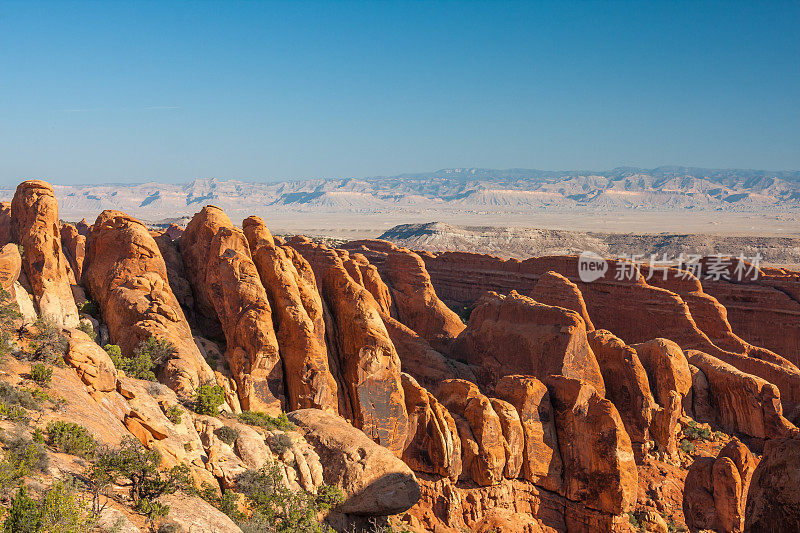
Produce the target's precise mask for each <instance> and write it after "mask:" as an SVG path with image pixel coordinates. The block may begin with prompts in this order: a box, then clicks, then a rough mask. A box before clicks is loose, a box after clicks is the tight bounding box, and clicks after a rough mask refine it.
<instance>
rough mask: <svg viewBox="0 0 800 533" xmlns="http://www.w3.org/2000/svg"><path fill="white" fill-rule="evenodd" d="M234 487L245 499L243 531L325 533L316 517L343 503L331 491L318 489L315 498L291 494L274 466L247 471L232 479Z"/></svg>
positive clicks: (340, 496) (338, 493) (336, 493)
mask: <svg viewBox="0 0 800 533" xmlns="http://www.w3.org/2000/svg"><path fill="white" fill-rule="evenodd" d="M236 486H237V487H238V488H239V490H240V491H241V492H242V493H243V494H244V495H245V497H246V498H247V500H248V502H249V504H250V508H251V509H252V510H253V514H252V516H251V517H250V518H249V519H248V520H247V521H245V522H243V523H242V524H241V526H242V530H243V531H253V532H262V531H263V532H268V531H269V532H276V533H289V532H294V531H304V532H314V533H317V532H328V531H331V529H330V527H329V526H328V525H327V524H324V523H320V522H319V521H318V520H317V515H318V514H319V513H320V512H324V511H327V510H329V509H331V508H332V507H334V506H335V505H337V504H339V503H341V502H342V501H343V497H342V493H341V491H339V489H337V488H335V487H330V486H327V485H322V486H321V487H320V488H319V489H318V491H317V494H311V493H309V492H306V491H304V490H300V491H297V492H295V491H292V490H291V489H289V488H287V487H286V486H284V484H283V480H282V477H281V474H280V471H279V469H278V467H277V465H272V466H271V467H264V468H262V469H261V470H248V471H246V472H244V473H242V474H241V475H239V476H238V477H237V478H236Z"/></svg>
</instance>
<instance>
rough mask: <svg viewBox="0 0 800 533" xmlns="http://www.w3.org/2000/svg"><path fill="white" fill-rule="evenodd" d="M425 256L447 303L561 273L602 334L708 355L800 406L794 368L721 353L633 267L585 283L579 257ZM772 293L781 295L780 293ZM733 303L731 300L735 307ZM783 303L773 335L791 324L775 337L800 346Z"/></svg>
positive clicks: (773, 358) (766, 355) (786, 287)
mask: <svg viewBox="0 0 800 533" xmlns="http://www.w3.org/2000/svg"><path fill="white" fill-rule="evenodd" d="M420 256H421V257H423V259H424V260H425V266H426V268H427V270H428V272H429V273H430V275H431V279H432V281H433V284H434V286H435V287H436V290H437V292H438V293H439V294H440V295H441V296H442V297H443V298H444V299H445V300H450V301H455V302H459V303H462V304H468V303H471V302H475V301H476V300H477V299H478V298H480V296H481V295H482V294H483V293H484V292H485V291H487V290H490V291H498V292H503V293H505V292H509V291H511V290H516V291H521V292H525V293H530V292H531V291H532V290H534V288H535V285H536V283H537V281H538V280H539V278H540V277H541V276H542V275H544V274H545V273H546V272H548V271H555V272H558V273H560V274H562V275H563V276H565V277H567V278H568V279H569V280H570V281H572V282H573V283H575V284H576V285H577V286H578V288H579V289H580V291H581V293H582V295H583V298H584V301H585V304H586V307H587V309H588V312H589V315H590V316H591V319H592V322H593V323H594V325H595V327H597V328H602V329H607V330H609V331H612V332H613V333H614V334H615V335H617V336H618V337H620V338H621V339H623V340H624V341H625V342H627V343H641V342H646V341H648V340H650V339H653V338H657V337H663V338H669V339H671V340H673V341H675V342H676V343H677V344H678V345H679V346H681V348H683V349H684V350H685V349H690V348H691V349H699V350H702V351H704V352H706V353H709V354H710V355H713V356H714V357H716V358H718V359H720V360H722V361H724V362H726V363H728V364H731V365H733V366H735V367H737V368H738V369H739V370H741V371H743V372H746V373H749V374H753V375H755V376H758V377H760V378H762V379H765V380H767V381H769V382H770V383H773V384H775V385H776V386H777V387H778V388H779V389H780V391H781V397H782V398H783V401H784V402H785V403H786V404H787V406H789V407H792V408H793V407H795V406H797V405H799V404H800V372H798V371H797V368H796V367H794V365H792V364H791V363H788V361H787V360H786V359H784V358H783V357H781V355H778V354H773V353H771V352H769V351H768V350H756V349H753V350H751V351H750V352H748V353H744V352H742V353H735V352H731V351H727V350H723V349H721V348H720V347H718V346H716V345H715V344H714V343H713V342H712V340H711V339H710V338H709V336H708V335H706V333H704V332H703V331H702V330H701V329H700V327H699V326H698V324H697V323H696V322H695V320H694V319H693V317H692V313H691V310H690V306H689V305H687V303H686V302H685V301H684V300H683V299H682V298H681V296H679V295H678V294H676V293H674V292H672V291H669V290H666V289H662V288H660V287H655V286H653V285H650V284H648V282H647V281H646V279H645V278H646V276H641V275H638V272H639V271H638V269H637V268H636V267H634V266H631V265H630V264H628V263H625V262H621V261H608V271H607V272H606V273H605V275H604V276H602V277H600V278H599V279H597V280H595V281H592V282H590V283H585V282H583V281H581V280H580V276H579V274H578V260H577V257H575V256H552V257H536V258H531V259H527V260H525V261H518V260H515V259H509V260H502V259H499V258H496V257H492V256H487V255H479V254H469V253H463V252H443V253H439V254H431V253H421V254H420ZM783 276H784V277H783V278H781V281H780V283H783V285H781V286H780V288H781V289H782V290H783V291H785V292H784V293H783V298H789V299H791V298H795V297H799V298H800V296H790V295H793V294H795V292H793V289H791V287H794V286H800V284H798V283H797V282H796V281H795V282H794V283H793V284H789V283H788V282H787V281H786V275H785V274H783ZM654 277H655V276H654ZM617 278H621V279H617ZM775 279H777V278H775ZM654 283H655V281H654ZM765 283H766V281H765ZM771 283H773V284H778V283H779V282H778V281H772V282H771ZM776 286H777V285H776ZM737 287H738V285H737ZM759 287H760V288H759V289H758V291H760V292H759V294H762V296H763V287H762V286H761V285H759ZM706 290H707V291H709V289H708V288H707V289H706ZM770 290H771V291H772V292H771V294H773V295H774V294H775V289H770ZM798 292H800V291H798ZM739 296H741V295H739ZM734 298H735V297H734V296H733V295H731V298H730V299H731V300H733V299H734ZM776 298H777V297H776ZM723 300H724V298H723ZM766 302H767V300H763V301H762V303H761V304H760V305H762V306H764V307H766V306H767V305H768V304H767V303H766ZM723 303H724V302H723ZM784 303H785V302H783V300H781V299H780V298H777V299H775V300H774V303H770V304H769V305H776V306H778V307H779V308H780V309H783V311H781V312H782V313H783V314H782V315H781V317H782V318H781V319H779V320H775V321H770V320H767V323H769V324H770V326H769V327H770V328H774V327H775V326H774V324H775V323H778V324H785V327H784V326H783V325H781V326H778V329H781V328H783V329H782V330H781V331H785V330H786V328H787V327H788V328H789V330H790V334H789V335H786V334H785V333H782V332H781V333H779V332H778V331H772V330H771V331H772V335H773V336H780V337H786V336H788V337H790V338H791V339H796V338H798V335H796V334H792V333H791V332H792V331H794V330H792V329H791V328H793V327H794V325H793V321H791V320H788V315H787V314H786V311H785V309H787V307H786V306H785V305H784ZM731 305H733V306H735V305H736V304H731ZM631 316H636V317H637V318H636V320H631V319H630V317H631ZM729 317H730V312H729ZM751 320H753V319H752V317H751ZM781 342H784V341H781ZM790 342H794V341H790Z"/></svg>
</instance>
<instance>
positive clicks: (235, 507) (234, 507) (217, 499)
mask: <svg viewBox="0 0 800 533" xmlns="http://www.w3.org/2000/svg"><path fill="white" fill-rule="evenodd" d="M199 495H200V497H201V498H203V499H204V500H205V501H207V502H208V503H210V504H211V505H213V506H214V507H216V508H217V509H219V510H220V511H222V512H223V513H225V514H226V515H228V516H229V517H230V519H231V520H233V521H234V522H237V523H238V522H241V521H243V520H244V519H245V518H246V517H245V515H244V513H242V512H241V511H240V510H239V496H238V495H237V494H236V493H235V492H233V491H232V490H230V489H225V490H223V491H222V496H217V489H215V488H214V487H212V486H211V485H209V484H208V483H207V482H203V488H202V489H201V490H200V492H199Z"/></svg>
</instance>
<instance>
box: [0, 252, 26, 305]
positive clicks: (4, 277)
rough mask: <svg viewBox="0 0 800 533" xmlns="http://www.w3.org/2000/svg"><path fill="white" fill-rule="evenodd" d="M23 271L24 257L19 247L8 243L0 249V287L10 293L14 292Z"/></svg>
mask: <svg viewBox="0 0 800 533" xmlns="http://www.w3.org/2000/svg"><path fill="white" fill-rule="evenodd" d="M21 271H22V257H20V255H19V250H18V249H17V245H16V244H14V243H8V244H6V245H5V246H3V248H2V249H0V287H2V288H3V290H5V291H8V292H9V293H13V292H14V282H16V281H17V280H18V279H19V274H20V272H21Z"/></svg>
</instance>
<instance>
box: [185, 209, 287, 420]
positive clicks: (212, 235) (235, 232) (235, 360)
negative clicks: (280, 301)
mask: <svg viewBox="0 0 800 533" xmlns="http://www.w3.org/2000/svg"><path fill="white" fill-rule="evenodd" d="M180 250H181V254H182V256H183V262H184V267H185V270H186V275H187V278H188V279H189V281H190V283H191V284H192V288H193V289H194V295H195V306H196V309H197V311H198V313H199V314H202V315H203V316H204V317H205V318H206V324H209V323H211V324H212V325H211V326H208V327H210V328H213V325H216V326H217V328H216V329H219V328H221V329H222V331H223V332H224V336H225V339H226V340H227V349H226V351H225V358H226V360H227V361H228V364H229V365H230V369H231V373H232V374H233V377H234V379H235V380H236V383H237V386H238V389H237V392H238V396H239V401H240V402H241V405H242V409H246V410H250V411H264V412H267V413H273V414H276V413H278V412H280V411H281V409H282V407H283V405H285V402H284V390H283V369H282V367H281V360H280V355H279V349H278V340H277V338H276V336H275V330H274V329H273V323H272V309H271V307H270V304H269V300H268V298H267V293H266V291H265V290H264V287H263V285H262V284H261V279H260V277H259V274H258V271H257V269H256V266H255V265H254V264H253V261H252V259H251V257H250V249H249V246H248V243H247V239H246V238H245V236H244V233H242V231H241V230H239V229H236V228H234V226H233V223H232V222H231V220H230V219H229V218H228V217H227V215H225V213H224V212H223V211H222V210H221V209H219V208H218V207H215V206H206V207H204V208H203V209H202V210H201V211H200V212H199V213H198V214H196V215H195V216H194V218H192V220H191V221H190V222H189V224H188V225H187V226H186V231H185V232H184V234H183V236H182V237H181V240H180Z"/></svg>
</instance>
